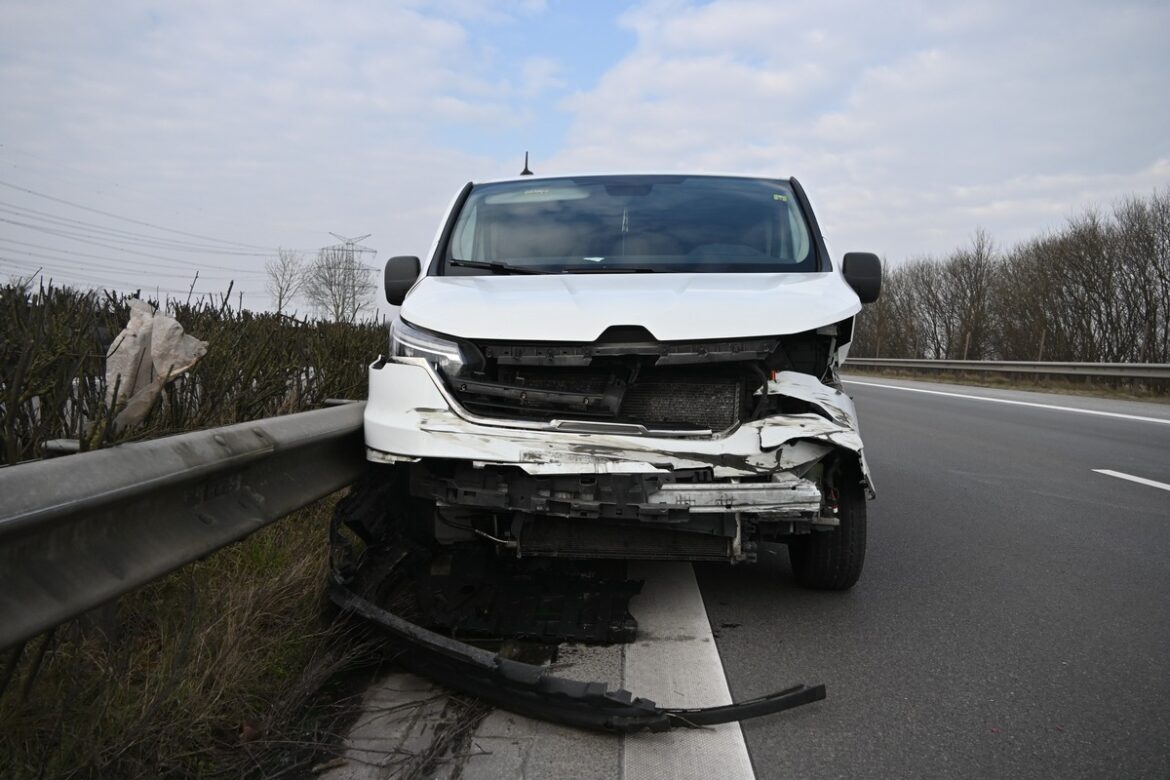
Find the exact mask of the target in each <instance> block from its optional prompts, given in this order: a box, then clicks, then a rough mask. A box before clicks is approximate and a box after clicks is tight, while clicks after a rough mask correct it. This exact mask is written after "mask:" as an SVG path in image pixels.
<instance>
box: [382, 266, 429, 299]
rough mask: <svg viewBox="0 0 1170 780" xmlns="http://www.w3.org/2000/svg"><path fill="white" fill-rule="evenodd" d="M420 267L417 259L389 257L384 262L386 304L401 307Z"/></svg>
mask: <svg viewBox="0 0 1170 780" xmlns="http://www.w3.org/2000/svg"><path fill="white" fill-rule="evenodd" d="M421 268H422V265H421V264H420V263H419V261H418V258H417V257H409V256H405V255H404V256H401V257H391V258H390V259H389V260H387V261H386V302H387V303H389V304H391V305H393V306H401V305H402V301H403V299H405V298H406V291H407V290H409V289H410V288H411V287H413V286H414V282H415V280H416V279H418V272H419V269H421Z"/></svg>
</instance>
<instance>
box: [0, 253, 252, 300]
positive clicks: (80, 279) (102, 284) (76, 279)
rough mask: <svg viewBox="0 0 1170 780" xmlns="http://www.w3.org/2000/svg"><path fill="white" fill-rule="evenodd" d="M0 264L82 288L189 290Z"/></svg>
mask: <svg viewBox="0 0 1170 780" xmlns="http://www.w3.org/2000/svg"><path fill="white" fill-rule="evenodd" d="M0 262H4V263H6V264H7V265H10V266H13V267H15V268H16V269H17V270H18V271H20V270H21V269H22V267H23V269H24V270H25V271H29V270H31V273H30V274H29V278H35V277H37V276H40V277H43V278H48V279H50V280H52V281H57V280H61V281H63V282H65V283H74V284H80V285H82V286H85V287H91V288H99V289H113V290H157V291H158V292H165V293H170V294H177V295H186V294H187V293H188V292H189V290H176V289H171V288H165V287H157V286H154V287H152V286H146V285H142V284H140V283H129V284H124V283H118V282H111V281H110V280H108V279H97V278H94V277H92V276H89V275H87V274H79V273H76V272H72V271H57V270H54V269H48V270H49V273H46V272H45V271H46V269H45V267H44V266H39V265H36V264H35V263H34V264H26V263H25V261H21V260H16V259H14V258H10V257H5V256H2V255H0ZM238 290H239V288H238V287H237V288H233V289H232V292H233V293H235V292H237V291H238ZM222 293H223V291H218V292H211V291H201V290H195V291H194V292H192V295H199V296H202V295H220V294H222ZM245 293H246V294H249V295H251V294H254V292H253V291H250V290H247V291H245Z"/></svg>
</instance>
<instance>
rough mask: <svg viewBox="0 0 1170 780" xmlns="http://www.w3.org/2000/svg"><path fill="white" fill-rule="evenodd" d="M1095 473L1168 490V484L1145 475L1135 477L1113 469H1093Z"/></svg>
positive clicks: (1169, 488) (1169, 487) (1169, 486)
mask: <svg viewBox="0 0 1170 780" xmlns="http://www.w3.org/2000/svg"><path fill="white" fill-rule="evenodd" d="M1093 471H1094V472H1096V473H1097V474H1104V475H1105V476H1107V477H1117V478H1118V479H1128V480H1129V481H1130V482H1136V483H1138V484H1139V485H1149V486H1150V487H1156V488H1161V489H1162V490H1170V485H1167V484H1166V483H1165V482H1155V481H1154V480H1152V479H1146V478H1145V477H1135V476H1134V475H1133V474H1126V473H1125V472H1122V471H1114V470H1113V469H1093Z"/></svg>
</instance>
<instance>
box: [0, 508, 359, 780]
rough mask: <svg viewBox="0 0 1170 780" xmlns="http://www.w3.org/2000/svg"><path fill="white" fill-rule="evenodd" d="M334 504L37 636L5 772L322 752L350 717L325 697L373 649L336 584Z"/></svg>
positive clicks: (99, 769)
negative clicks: (340, 609) (332, 576)
mask: <svg viewBox="0 0 1170 780" xmlns="http://www.w3.org/2000/svg"><path fill="white" fill-rule="evenodd" d="M334 503H335V502H334V501H333V500H326V501H323V502H319V503H318V504H317V505H314V506H313V507H310V508H308V509H305V510H302V511H301V512H299V513H297V514H295V515H293V516H291V517H289V518H286V519H285V520H283V521H282V522H280V523H277V524H275V525H273V526H270V527H269V528H267V529H265V530H263V531H260V532H259V533H257V534H255V535H254V536H252V537H251V538H249V539H247V540H245V541H244V542H241V543H239V544H237V545H233V546H232V547H229V548H227V549H225V550H223V551H221V552H220V553H218V554H216V555H214V556H212V557H211V558H208V559H206V560H204V561H201V562H199V563H196V564H193V565H191V566H188V567H186V568H184V569H182V570H180V571H178V572H176V573H174V574H172V575H170V576H168V577H166V578H164V579H162V580H160V581H158V582H156V583H154V584H152V585H150V586H148V587H146V588H143V589H142V590H140V591H137V592H136V593H133V594H131V595H130V596H127V597H125V598H123V599H122V600H121V601H120V602H119V603H118V604H117V605H116V606H115V608H114V609H113V610H111V611H110V613H109V614H106V615H103V616H100V617H99V618H97V619H95V618H94V617H93V616H89V617H87V618H84V619H81V620H78V621H74V622H73V623H71V624H68V625H66V626H62V627H60V628H58V630H57V631H56V632H55V634H54V635H53V637H52V638H51V639H48V640H46V639H45V638H43V637H42V638H41V639H39V640H37V641H36V642H33V643H30V646H29V647H28V648H26V650H25V652H24V653H23V655H22V658H21V661H20V662H19V664H18V666H17V668H16V673H15V675H14V677H13V679H12V680H11V682H10V683H9V685H8V688H7V691H6V693H5V695H4V698H3V699H0V734H3V740H2V742H0V745H2V747H0V774H2V775H3V776H4V777H11V778H25V777H27V778H33V777H47V778H55V777H60V778H98V777H147V776H168V777H212V776H224V777H234V776H246V775H248V774H252V773H255V774H258V775H265V774H269V773H271V772H273V771H276V770H277V769H278V768H279V767H281V766H282V765H291V764H290V762H301V763H303V762H306V761H309V760H311V759H312V755H313V753H314V749H316V748H320V747H322V746H323V745H325V744H326V743H328V742H329V739H330V737H331V736H332V730H333V726H332V723H333V721H334V720H336V718H337V717H339V716H340V715H341V714H342V711H341V710H339V709H338V708H337V706H336V704H337V701H336V697H335V695H330V696H328V697H326V698H332V699H333V701H330V702H328V706H325V703H324V702H315V699H317V698H318V695H319V694H320V692H322V691H323V690H324V689H326V688H327V687H328V686H329V684H330V683H332V682H335V681H336V680H337V679H338V675H339V674H340V673H342V672H343V671H345V670H346V669H350V668H353V667H355V666H356V665H358V664H362V663H368V662H369V661H370V660H371V658H373V657H374V655H373V653H372V649H371V645H369V644H368V642H367V641H366V640H365V639H364V638H363V637H362V636H360V635H359V634H358V633H356V631H355V629H354V628H352V627H346V625H345V624H343V623H339V622H336V621H335V614H334V612H333V611H332V609H331V608H329V607H328V605H327V604H326V602H325V599H324V596H323V592H324V586H325V582H326V567H327V565H328V561H327V555H326V550H327V544H326V538H327V536H326V534H327V528H328V523H329V516H330V514H331V511H332V505H333V504H334ZM46 641H47V642H48V644H47V645H45V647H47V651H46V652H45V654H44V658H43V660H42V661H41V662H40V664H39V669H37V668H35V667H36V666H37V664H36V661H37V655H38V652H39V647H40V646H41V645H42V644H43V643H44V642H46ZM315 705H317V706H315ZM260 767H263V771H261V770H260V769H259V768H260Z"/></svg>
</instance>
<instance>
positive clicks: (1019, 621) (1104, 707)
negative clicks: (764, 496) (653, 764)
mask: <svg viewBox="0 0 1170 780" xmlns="http://www.w3.org/2000/svg"><path fill="white" fill-rule="evenodd" d="M854 378H855V379H857V380H859V381H864V382H876V383H881V384H886V385H898V386H901V387H914V388H927V389H933V390H937V391H939V392H942V393H952V394H953V393H959V394H969V395H981V396H989V397H998V398H1008V399H1022V400H1026V401H1028V402H1032V403H1041V404H1048V403H1051V404H1056V405H1060V406H1069V407H1078V408H1084V409H1095V410H1105V411H1110V412H1119V413H1125V414H1132V415H1137V416H1148V417H1156V418H1163V419H1170V406H1156V405H1151V404H1129V403H1126V402H1121V401H1101V400H1095V399H1080V398H1075V397H1069V396H1038V395H1037V394H1034V393H1018V392H1011V391H994V390H980V389H973V388H967V387H961V386H955V385H931V384H926V383H917V382H900V381H893V380H885V379H871V378H867V377H860V376H858V377H854ZM848 389H849V391H850V393H851V394H853V395H854V396H855V398H856V401H857V405H858V409H859V414H860V419H861V430H862V435H863V437H864V439H865V444H866V454H867V456H868V459H869V463H870V466H871V470H872V472H873V475H874V478H875V482H876V486H877V491H878V498H877V500H876V501H873V502H871V503H870V504H869V545H868V554H867V560H866V566H865V572H864V574H863V575H862V579H861V582H860V583H859V584H858V585H857V587H856V588H855V589H853V590H852V591H850V592H848V593H844V594H838V593H814V592H809V591H803V590H800V589H798V588H796V587H795V586H794V585H792V583H791V576H790V571H789V567H788V561H787V556H786V552H785V550H784V548H776V549H775V550H772V551H771V553H770V554H769V553H767V552H766V553H764V556H763V557H765V558H766V559H767V562H766V563H765V564H764V565H761V566H758V567H739V568H729V567H724V566H714V565H710V566H709V565H701V566H696V567H695V569H696V574H697V576H698V581H699V584H700V587H701V590H702V593H703V600H704V602H705V603H706V607H707V612H708V616H709V618H710V620H711V625H712V627H713V628H714V630H715V631H716V634H717V636H718V640H717V642H718V648H719V652H720V655H721V657H722V661H723V665H724V669H725V671H726V675H727V679H728V683H729V685H730V687H731V691H732V693H733V695H734V696H735V698H737V699H741V698H746V697H749V696H753V695H759V694H762V693H766V692H769V691H772V690H775V689H776V688H777V687H781V686H783V685H786V684H788V683H793V682H807V683H811V682H824V683H826V684H827V686H828V690H829V698H828V700H827V701H825V702H821V703H819V704H816V705H813V706H809V707H803V708H800V709H798V710H795V711H793V712H790V713H783V714H780V715H777V716H771V717H768V718H762V719H757V720H753V721H748V722H745V723H744V724H743V730H744V734H745V737H746V740H747V745H748V750H749V752H750V755H751V758H752V762H753V765H754V767H755V771H756V774H757V776H758V777H761V778H771V777H800V778H817V777H849V778H858V777H882V778H888V777H1060V778H1073V777H1129V778H1136V777H1158V778H1166V777H1170V672H1168V671H1167V662H1168V661H1170V492H1168V491H1166V490H1163V489H1159V488H1158V487H1156V486H1151V485H1145V484H1137V483H1134V482H1130V481H1125V480H1123V479H1120V478H1116V477H1112V476H1107V475H1103V474H1099V473H1095V472H1094V471H1093V470H1094V469H1111V470H1114V471H1118V472H1123V473H1127V474H1131V475H1135V476H1138V477H1142V478H1146V479H1149V480H1154V481H1157V482H1162V483H1170V425H1165V424H1158V423H1156V422H1149V421H1141V420H1129V419H1119V418H1115V417H1104V416H1095V415H1088V414H1078V413H1074V412H1069V411H1060V410H1055V409H1047V408H1037V407H1030V406H1017V405H1008V404H1001V403H989V402H985V401H980V400H975V399H968V398H959V397H953V396H949V395H933V394H926V393H918V392H910V391H907V390H904V389H893V388H885V387H874V386H866V385H861V384H850V385H848Z"/></svg>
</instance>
